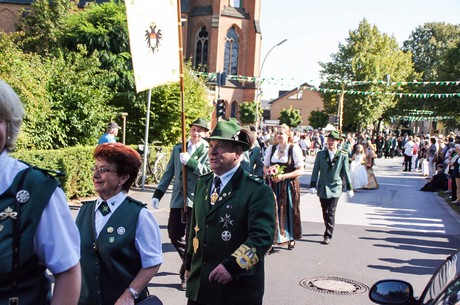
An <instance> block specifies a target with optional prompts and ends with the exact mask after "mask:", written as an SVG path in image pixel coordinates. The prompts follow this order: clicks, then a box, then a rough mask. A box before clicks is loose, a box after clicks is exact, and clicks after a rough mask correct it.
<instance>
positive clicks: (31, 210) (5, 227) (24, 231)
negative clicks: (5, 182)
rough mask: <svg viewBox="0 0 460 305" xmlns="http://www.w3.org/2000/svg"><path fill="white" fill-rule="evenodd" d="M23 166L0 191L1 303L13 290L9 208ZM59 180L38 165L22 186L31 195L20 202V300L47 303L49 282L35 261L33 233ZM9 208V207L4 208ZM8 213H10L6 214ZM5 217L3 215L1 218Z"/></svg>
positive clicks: (12, 206) (28, 302)
mask: <svg viewBox="0 0 460 305" xmlns="http://www.w3.org/2000/svg"><path fill="white" fill-rule="evenodd" d="M24 171H25V170H23V171H21V172H19V173H18V174H17V175H16V177H15V178H14V180H13V183H12V185H11V186H10V187H9V188H8V189H7V190H6V191H5V192H4V193H3V194H1V195H0V213H2V217H0V228H1V230H0V272H1V273H0V304H8V299H9V298H10V297H16V296H13V295H11V294H12V277H13V272H12V270H13V266H12V261H13V224H14V222H15V221H14V220H13V218H12V217H11V215H12V214H9V212H10V211H9V208H11V209H14V208H15V202H16V200H15V198H16V193H17V192H18V189H17V188H18V183H19V180H20V177H21V176H22V174H23V173H24ZM58 185H59V183H58V181H57V180H56V179H55V178H53V177H51V176H49V175H47V174H46V173H44V172H42V171H41V170H38V169H32V170H30V171H29V172H28V173H27V175H26V178H25V180H24V184H23V187H22V188H21V190H26V191H27V192H28V193H29V195H30V199H29V200H28V201H26V202H25V203H22V204H21V213H20V240H19V268H18V273H17V279H18V280H17V287H18V288H17V290H18V295H17V297H19V304H34V305H35V304H37V305H42V304H43V305H44V304H49V301H50V284H49V282H48V280H47V278H46V266H44V265H43V264H41V263H40V262H39V261H38V257H37V256H36V255H35V253H34V237H35V232H36V230H37V227H38V224H39V222H40V218H41V215H42V213H43V210H44V209H45V207H46V205H47V203H48V201H49V199H50V198H51V195H52V194H53V192H54V190H55V189H56V187H57V186H58ZM7 209H8V210H7ZM6 215H10V216H6ZM2 218H4V219H2Z"/></svg>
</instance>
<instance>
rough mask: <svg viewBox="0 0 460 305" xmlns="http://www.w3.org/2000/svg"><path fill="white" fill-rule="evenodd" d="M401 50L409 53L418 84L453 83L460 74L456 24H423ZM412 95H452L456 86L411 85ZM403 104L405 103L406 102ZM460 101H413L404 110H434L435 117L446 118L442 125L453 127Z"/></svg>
mask: <svg viewBox="0 0 460 305" xmlns="http://www.w3.org/2000/svg"><path fill="white" fill-rule="evenodd" d="M404 49H405V50H407V51H410V52H411V54H412V60H413V61H414V66H415V69H416V70H417V71H418V72H420V73H421V77H420V78H419V80H420V81H424V82H434V81H448V80H457V79H458V75H460V67H459V64H458V63H459V60H460V25H454V24H448V23H447V24H446V23H444V22H431V23H425V24H424V25H423V26H419V27H417V28H416V29H415V30H414V31H413V32H412V33H411V35H410V37H409V39H408V40H406V41H405V42H404ZM411 90H412V91H413V92H419V93H429V94H436V93H454V92H455V93H456V92H458V86H457V85H443V86H440V85H439V84H437V85H435V84H428V85H424V86H412V88H411ZM406 104H407V103H406ZM459 106H460V98H458V97H453V98H443V99H441V100H439V99H438V98H433V97H431V98H424V99H420V100H418V101H416V102H415V103H413V104H412V105H410V106H406V108H407V109H419V110H420V109H424V110H431V111H434V112H435V114H436V115H438V116H450V117H452V119H450V120H447V121H445V122H444V123H445V124H446V125H447V126H448V127H451V128H455V127H457V126H458V124H459V123H460V115H459V112H458V111H457V109H458V108H459Z"/></svg>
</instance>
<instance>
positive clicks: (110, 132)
mask: <svg viewBox="0 0 460 305" xmlns="http://www.w3.org/2000/svg"><path fill="white" fill-rule="evenodd" d="M120 129H121V127H120V126H118V124H117V123H115V122H114V121H111V122H110V123H109V124H108V125H107V129H106V131H105V133H104V134H103V135H102V136H101V137H100V138H99V140H98V141H97V144H98V145H100V144H103V143H116V142H117V138H116V137H117V135H118V130H120Z"/></svg>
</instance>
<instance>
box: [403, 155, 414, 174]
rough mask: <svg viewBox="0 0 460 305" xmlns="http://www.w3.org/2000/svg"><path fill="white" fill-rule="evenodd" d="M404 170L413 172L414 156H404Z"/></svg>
mask: <svg viewBox="0 0 460 305" xmlns="http://www.w3.org/2000/svg"><path fill="white" fill-rule="evenodd" d="M408 167H409V168H408ZM404 170H405V171H407V170H409V171H411V170H412V156H408V155H404Z"/></svg>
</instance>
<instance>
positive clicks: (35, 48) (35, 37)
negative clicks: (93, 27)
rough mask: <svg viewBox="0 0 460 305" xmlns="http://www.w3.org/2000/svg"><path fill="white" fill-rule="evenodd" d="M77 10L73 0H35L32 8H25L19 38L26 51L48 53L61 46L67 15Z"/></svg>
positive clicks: (19, 27) (20, 22)
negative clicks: (60, 40)
mask: <svg viewBox="0 0 460 305" xmlns="http://www.w3.org/2000/svg"><path fill="white" fill-rule="evenodd" d="M75 10H77V5H76V1H72V0H70V1H69V0H53V1H49V0H34V1H33V2H32V4H31V5H30V8H27V9H24V10H23V12H22V15H21V16H23V17H22V18H20V19H19V22H18V30H20V31H22V35H20V38H19V39H18V41H19V44H20V46H21V48H22V49H23V50H24V51H26V52H32V53H37V54H40V55H47V54H49V53H53V52H54V51H55V50H56V49H58V48H59V47H60V42H59V39H60V36H61V35H62V32H63V30H64V29H65V26H66V25H65V20H66V17H67V16H68V15H69V14H70V13H71V12H72V11H75Z"/></svg>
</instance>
